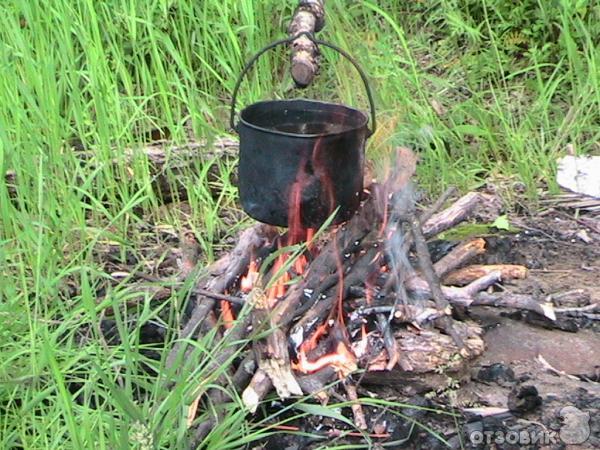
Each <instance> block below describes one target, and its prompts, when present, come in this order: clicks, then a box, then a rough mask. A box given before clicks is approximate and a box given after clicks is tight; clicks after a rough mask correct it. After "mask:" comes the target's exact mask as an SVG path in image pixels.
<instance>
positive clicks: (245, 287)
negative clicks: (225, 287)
mask: <svg viewBox="0 0 600 450" xmlns="http://www.w3.org/2000/svg"><path fill="white" fill-rule="evenodd" d="M258 275H259V273H258V264H257V263H256V261H254V260H252V261H250V265H249V266H248V272H247V273H246V275H245V276H243V277H242V280H241V281H240V289H241V291H242V292H243V293H244V294H247V293H248V292H250V291H251V290H252V288H253V287H254V284H255V283H256V281H257V280H258Z"/></svg>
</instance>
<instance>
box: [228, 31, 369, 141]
mask: <svg viewBox="0 0 600 450" xmlns="http://www.w3.org/2000/svg"><path fill="white" fill-rule="evenodd" d="M300 36H306V37H308V38H309V39H310V40H311V41H313V42H314V43H315V44H316V45H322V46H324V47H328V48H330V49H332V50H335V51H336V52H338V53H339V54H340V55H342V56H343V57H344V58H346V59H347V60H348V61H350V62H351V63H352V65H353V66H354V68H355V69H356V70H357V72H358V73H359V75H360V78H361V79H362V81H363V83H364V85H365V88H366V91H367V99H368V100H369V108H370V109H371V129H370V130H369V136H371V135H372V134H373V133H375V130H376V129H377V121H376V119H375V102H374V101H373V93H372V91H371V85H370V84H369V80H368V79H367V75H366V74H365V72H364V71H363V69H362V67H360V65H359V64H358V63H357V62H356V60H355V59H354V58H353V57H352V56H350V55H349V54H348V53H347V52H346V51H345V50H342V49H341V48H340V47H338V46H336V45H334V44H330V43H329V42H325V41H321V40H319V39H316V38H315V37H314V36H313V35H312V33H309V32H308V31H303V32H302V33H298V34H297V35H295V36H291V37H288V38H285V39H279V40H277V41H274V42H271V43H270V44H268V45H267V46H266V47H264V48H262V49H261V50H259V52H258V53H257V54H256V55H254V56H253V57H252V58H250V60H249V61H248V62H247V63H246V65H245V66H244V69H243V70H242V73H240V76H239V77H238V79H237V82H236V83H235V87H234V88H233V96H232V99H231V112H230V116H229V126H230V127H231V129H233V130H235V129H236V125H235V106H236V102H237V96H238V92H239V90H240V85H241V84H242V81H243V80H244V77H245V76H246V74H247V73H248V71H249V70H250V69H251V68H252V66H253V65H254V63H255V62H256V61H257V60H258V58H260V57H261V56H262V55H263V54H264V53H266V52H268V51H269V50H271V49H273V48H275V47H277V46H279V45H283V44H289V43H290V42H292V41H295V40H296V39H298V38H299V37H300Z"/></svg>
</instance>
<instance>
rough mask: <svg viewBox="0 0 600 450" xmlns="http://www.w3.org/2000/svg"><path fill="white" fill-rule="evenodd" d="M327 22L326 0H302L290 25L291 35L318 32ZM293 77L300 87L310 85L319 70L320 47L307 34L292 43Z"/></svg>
mask: <svg viewBox="0 0 600 450" xmlns="http://www.w3.org/2000/svg"><path fill="white" fill-rule="evenodd" d="M324 24H325V0H300V4H299V6H298V8H297V9H296V12H295V13H294V17H293V18H292V21H291V23H290V26H289V34H290V36H297V35H298V34H300V33H303V32H308V33H311V34H312V33H316V32H318V31H319V30H321V28H323V26H324ZM291 48H292V58H291V59H292V67H291V72H292V78H293V79H294V81H295V82H296V85H297V86H299V87H306V86H308V85H309V84H310V83H311V82H312V80H313V78H314V77H315V75H316V73H317V72H318V70H319V55H320V52H319V49H318V47H317V45H316V44H315V43H314V42H313V41H311V40H310V39H309V38H308V37H307V36H300V37H299V38H297V39H296V40H294V41H293V42H292V44H291Z"/></svg>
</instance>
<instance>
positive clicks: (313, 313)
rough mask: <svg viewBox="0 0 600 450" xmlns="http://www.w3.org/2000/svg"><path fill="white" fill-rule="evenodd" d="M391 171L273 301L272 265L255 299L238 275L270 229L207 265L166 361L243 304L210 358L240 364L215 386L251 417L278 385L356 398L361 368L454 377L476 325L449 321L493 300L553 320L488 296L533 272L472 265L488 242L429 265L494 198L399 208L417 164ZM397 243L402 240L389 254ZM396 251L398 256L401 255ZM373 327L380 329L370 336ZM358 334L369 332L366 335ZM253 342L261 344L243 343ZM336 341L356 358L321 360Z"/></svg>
mask: <svg viewBox="0 0 600 450" xmlns="http://www.w3.org/2000/svg"><path fill="white" fill-rule="evenodd" d="M395 166H396V170H394V171H392V174H391V175H390V176H388V178H387V179H386V180H384V181H383V182H382V183H376V182H373V183H371V184H370V185H369V187H368V188H367V189H366V195H365V197H366V198H365V200H364V202H363V204H362V206H361V208H360V210H359V211H358V213H357V214H356V215H355V217H354V218H353V219H352V220H350V221H349V222H347V223H345V224H343V225H340V226H338V227H335V228H333V229H331V230H328V231H326V232H325V233H324V234H323V235H321V237H320V238H319V239H317V240H316V241H315V242H313V243H311V244H310V245H311V246H312V247H313V248H314V247H316V248H318V251H316V252H314V254H315V255H316V256H314V257H313V258H312V260H311V261H310V263H309V265H308V269H307V270H306V271H305V272H304V274H303V275H302V276H301V277H298V279H297V280H296V282H295V283H292V284H291V285H289V286H288V287H287V291H286V292H285V294H284V295H283V296H282V297H281V298H279V299H277V301H276V302H275V303H273V302H272V301H270V300H269V299H268V298H267V296H266V290H265V287H264V286H265V285H266V284H267V283H268V282H269V279H268V278H269V276H273V273H270V272H269V271H268V270H267V271H266V272H265V273H266V276H265V279H264V280H262V279H259V280H257V282H256V283H255V284H254V287H253V289H252V290H251V291H250V292H249V293H248V294H242V293H241V292H242V291H241V290H240V280H241V279H242V277H243V276H244V275H246V274H247V272H248V268H249V266H250V263H251V262H252V261H253V260H255V259H256V257H257V255H268V254H269V253H271V252H273V251H275V250H277V248H278V246H277V241H278V239H282V237H281V236H279V233H278V231H277V230H276V229H274V228H273V227H271V226H268V225H264V224H256V225H254V226H253V227H251V228H249V229H247V230H245V231H244V232H243V233H242V234H241V235H240V237H239V240H238V243H237V245H236V246H235V248H234V249H233V251H231V252H230V253H228V254H226V255H224V256H223V257H222V258H221V259H219V260H218V261H217V262H215V263H214V264H212V265H211V266H210V267H209V268H208V269H207V270H206V271H205V272H206V274H207V275H205V276H204V277H203V278H202V279H201V280H200V281H198V282H197V283H196V287H195V288H194V289H193V291H192V302H193V308H192V313H191V315H190V316H189V319H188V321H187V323H186V324H185V326H184V327H183V329H182V330H181V332H180V339H179V340H178V343H177V344H176V345H175V346H174V347H173V349H172V351H171V352H170V355H169V359H168V364H169V365H170V366H173V365H175V366H176V364H177V361H181V359H180V358H182V357H183V356H184V355H186V354H189V350H188V349H187V348H186V344H185V342H186V341H188V340H190V339H198V338H199V336H202V335H204V334H206V333H208V332H210V331H211V330H212V331H213V332H214V330H215V327H217V328H218V327H219V323H220V322H219V319H218V316H219V314H220V308H219V305H220V304H221V303H222V302H227V303H229V304H232V305H235V306H236V308H238V309H239V312H238V318H237V320H236V321H235V322H233V324H232V325H231V326H230V328H229V329H227V330H226V331H225V333H223V334H219V337H220V338H221V339H222V340H223V343H224V345H222V346H221V348H223V349H224V350H222V351H221V352H219V353H217V354H216V355H215V356H214V361H213V364H215V367H217V366H219V365H222V364H224V363H225V362H231V361H234V364H231V370H230V372H229V373H228V374H226V375H223V376H222V377H220V379H219V380H217V382H218V383H222V386H223V387H229V388H233V389H235V390H236V391H238V392H239V393H241V395H242V400H243V402H244V404H245V406H246V408H247V409H248V411H249V412H255V411H256V409H257V407H258V406H259V405H260V403H261V402H262V401H263V400H264V399H265V398H266V397H267V395H268V394H269V393H270V392H271V391H272V390H275V391H276V393H277V395H278V396H279V397H280V398H282V399H285V398H289V397H291V396H300V395H305V394H310V395H315V396H316V398H318V399H320V400H321V401H323V402H325V401H327V399H328V394H327V386H329V385H330V384H331V383H332V382H335V380H336V379H337V380H341V381H343V382H342V383H340V385H341V386H343V387H344V390H345V396H346V398H347V399H348V400H350V401H354V400H356V395H357V394H356V385H355V384H353V382H352V377H351V375H350V374H352V373H353V372H356V371H357V370H358V371H360V370H363V371H385V370H388V371H389V370H395V371H403V372H406V373H412V374H415V373H417V374H418V373H428V372H433V371H436V370H439V369H440V368H442V367H443V368H444V369H445V370H453V369H457V368H458V367H460V366H461V365H462V364H464V363H465V361H466V360H468V359H469V358H472V357H475V356H478V355H479V354H481V353H482V352H483V349H484V344H483V340H482V338H481V336H482V330H481V328H480V327H479V326H478V325H477V324H476V323H474V322H470V321H468V320H456V319H454V318H453V316H452V311H453V309H454V310H456V309H464V308H468V307H470V306H474V305H488V306H495V307H507V308H517V309H525V310H531V311H534V312H536V313H539V314H541V315H543V316H545V317H546V318H548V319H550V320H554V319H555V318H556V317H555V314H554V311H553V309H552V307H551V305H550V304H546V303H543V302H539V301H536V300H535V299H533V298H530V297H527V298H525V296H522V297H519V296H514V295H510V294H504V293H502V292H500V293H490V292H482V291H485V290H486V289H488V288H489V287H490V286H492V285H494V284H496V283H498V282H500V281H501V280H504V279H510V278H522V277H524V276H526V274H527V269H525V268H524V267H521V266H503V265H496V266H482V265H477V266H467V267H465V265H466V264H467V263H468V262H469V261H472V260H473V258H475V257H476V256H477V255H480V254H481V253H483V252H484V251H485V242H484V241H483V240H482V239H479V238H476V239H470V240H467V241H465V242H461V243H459V244H458V245H456V246H455V247H454V248H453V249H452V250H451V251H450V252H449V253H447V254H446V255H445V256H444V257H443V258H441V259H440V260H439V261H437V262H435V263H432V261H431V257H430V254H429V252H428V247H427V242H426V241H427V240H429V239H432V238H435V237H436V236H437V235H439V234H440V233H442V232H444V231H446V230H448V229H450V228H452V227H454V226H455V225H457V224H459V223H460V222H462V221H465V220H467V219H469V218H470V217H472V216H473V215H474V214H475V212H476V211H477V209H478V208H479V207H480V206H482V205H485V204H486V203H489V202H490V201H491V199H490V198H489V197H488V196H487V195H486V194H482V193H474V192H471V193H468V194H466V195H464V196H462V197H460V198H458V199H457V200H456V201H454V202H453V203H452V204H450V206H448V207H446V208H445V209H442V208H443V207H444V206H445V205H446V204H447V203H448V202H449V200H450V199H451V198H452V196H453V195H454V190H452V189H451V190H449V191H447V192H446V193H444V194H443V195H442V196H441V197H440V198H439V199H438V200H437V201H436V202H435V203H434V204H433V205H432V206H431V207H430V208H428V209H424V210H421V211H418V210H417V208H416V207H415V205H414V202H411V201H409V202H404V204H405V205H404V206H398V202H397V199H398V198H399V197H402V196H406V193H407V192H409V191H410V189H411V184H410V180H411V177H412V175H413V173H414V170H415V166H416V158H415V156H414V155H413V154H412V153H411V152H410V151H409V150H406V149H399V151H398V159H397V162H396V164H395ZM400 203H402V202H400ZM390 242H391V243H394V242H397V243H398V245H396V246H395V248H391V247H390ZM390 252H394V253H396V255H395V258H392V257H391V255H390ZM392 259H396V262H394V261H392ZM398 261H400V262H398ZM271 272H272V271H271ZM369 280H371V281H369ZM440 280H442V281H443V283H440ZM367 281H368V282H367ZM231 293H237V294H236V295H231ZM334 311H337V313H338V315H337V316H336V315H335V314H333V313H332V312H334ZM332 317H337V318H338V319H340V317H343V320H341V323H344V324H345V325H344V327H345V328H343V329H341V330H340V327H339V326H338V324H334V321H333V320H332ZM366 323H369V324H371V325H369V326H370V327H371V329H372V330H373V331H372V332H369V333H368V334H367V335H364V329H365V327H364V325H365V324H366ZM322 326H325V327H326V328H327V332H326V333H325V334H327V335H328V336H326V338H324V339H323V340H322V342H323V344H322V345H321V346H320V347H321V348H316V349H314V350H313V353H312V354H311V357H313V359H314V360H316V361H320V362H322V364H320V365H318V366H316V367H311V369H310V370H309V371H301V370H298V364H297V362H295V361H296V360H297V359H298V354H295V352H296V351H297V350H298V348H301V347H302V344H303V343H305V342H306V341H307V340H308V339H310V338H311V336H312V337H314V336H315V333H319V332H320V331H319V327H322ZM360 329H362V330H363V336H362V337H361V338H360V339H359V337H358V335H359V333H358V331H359V330H360ZM219 333H221V332H220V331H219ZM246 336H254V337H253V338H251V339H249V340H247V339H243V338H244V337H246ZM327 341H329V343H327ZM340 342H345V343H346V344H348V345H347V350H349V354H350V356H349V357H345V356H344V354H343V353H342V352H334V353H333V356H331V357H330V358H324V357H323V355H324V354H325V353H327V352H328V351H330V348H331V345H332V343H333V345H334V346H335V345H339V343H340ZM347 353H348V352H347ZM457 356H458V357H457ZM224 392H226V390H225V389H217V388H215V389H211V390H209V391H208V392H207V393H204V394H203V396H202V398H201V397H200V396H199V397H198V398H197V399H196V401H195V402H194V404H193V406H192V408H191V409H190V417H189V418H190V426H191V425H192V424H193V423H194V418H195V416H196V412H197V408H198V407H199V404H200V403H201V402H204V404H205V405H208V404H213V405H219V404H222V403H224V402H226V401H227V400H228V399H227V398H226V397H227V396H226V394H224ZM213 410H214V411H217V412H215V413H214V414H213V415H212V416H211V419H210V420H207V421H204V422H202V423H200V424H196V425H194V426H193V428H194V430H195V440H196V441H197V442H200V441H202V439H203V438H204V437H205V436H206V435H207V433H208V432H209V431H210V430H211V429H212V428H213V426H214V424H215V422H216V421H218V420H219V413H218V409H216V408H213ZM353 412H354V420H355V423H356V424H357V426H358V427H360V428H366V427H367V423H366V421H365V418H364V414H363V413H362V411H361V408H360V405H359V404H357V405H356V408H353Z"/></svg>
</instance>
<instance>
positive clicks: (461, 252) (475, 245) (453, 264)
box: [433, 238, 485, 279]
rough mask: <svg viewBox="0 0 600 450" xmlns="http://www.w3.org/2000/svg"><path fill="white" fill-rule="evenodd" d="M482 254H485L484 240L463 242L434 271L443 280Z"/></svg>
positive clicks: (434, 267) (477, 239)
mask: <svg viewBox="0 0 600 450" xmlns="http://www.w3.org/2000/svg"><path fill="white" fill-rule="evenodd" d="M482 253H485V241H484V240H483V239H481V238H476V239H472V240H470V241H465V242H461V243H460V244H458V245H457V246H456V247H454V248H453V249H452V250H450V252H449V253H448V254H447V255H445V256H444V257H443V258H442V259H440V260H439V261H438V262H436V263H435V264H434V265H433V269H434V270H435V273H436V274H437V276H438V277H440V278H442V279H443V278H444V276H445V275H446V274H448V273H449V272H451V271H453V270H454V269H456V268H457V267H459V266H461V265H463V264H464V263H465V262H466V261H468V260H471V259H473V258H474V257H475V256H477V255H481V254H482Z"/></svg>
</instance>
